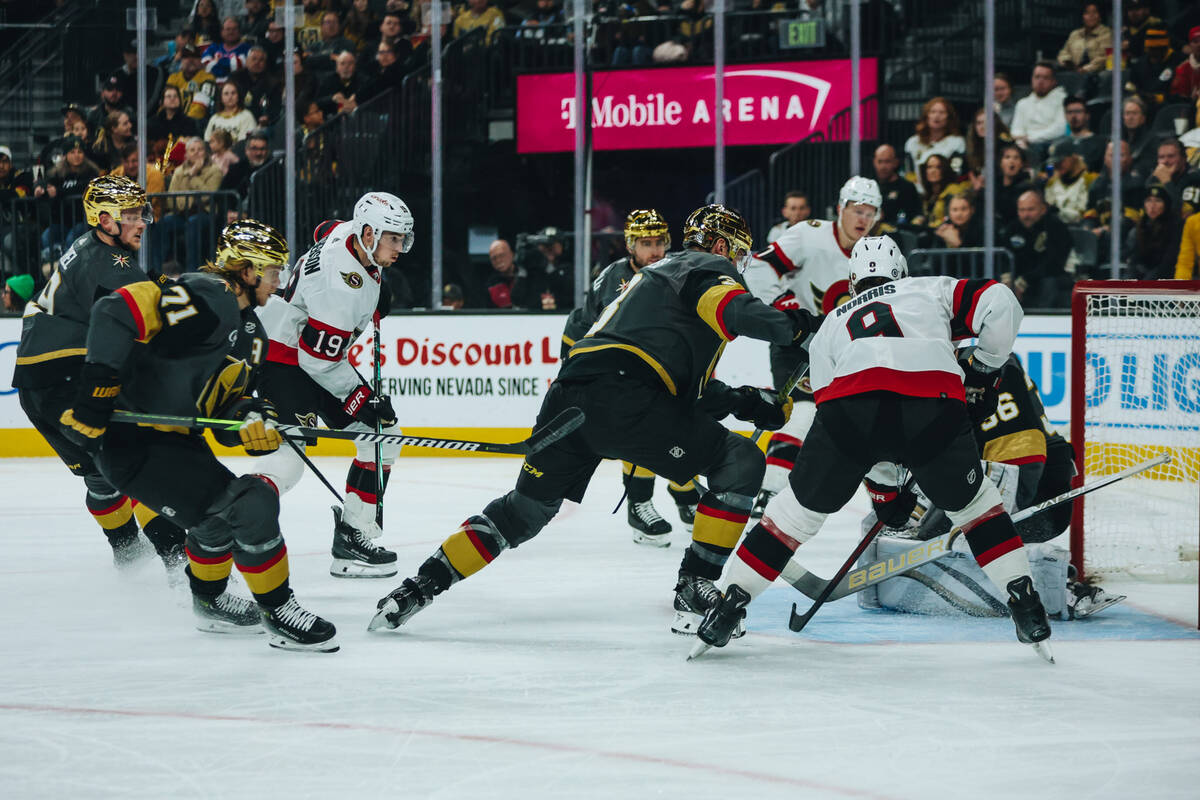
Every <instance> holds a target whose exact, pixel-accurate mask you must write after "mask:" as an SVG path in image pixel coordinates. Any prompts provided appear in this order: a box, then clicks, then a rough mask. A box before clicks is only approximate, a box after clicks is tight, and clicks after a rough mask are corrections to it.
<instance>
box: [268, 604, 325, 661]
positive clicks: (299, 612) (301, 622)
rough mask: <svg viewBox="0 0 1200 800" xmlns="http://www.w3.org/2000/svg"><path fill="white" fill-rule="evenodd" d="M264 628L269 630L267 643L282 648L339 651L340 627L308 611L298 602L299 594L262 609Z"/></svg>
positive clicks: (322, 651)
mask: <svg viewBox="0 0 1200 800" xmlns="http://www.w3.org/2000/svg"><path fill="white" fill-rule="evenodd" d="M260 612H261V614H262V624H263V627H265V628H266V629H267V634H268V635H269V637H270V638H269V639H268V640H267V644H269V645H271V647H277V648H279V649H280V650H302V651H309V652H314V653H336V652H337V650H338V643H337V639H335V638H334V636H335V635H336V634H337V629H336V628H334V627H333V623H331V622H329V621H328V620H324V619H321V618H320V617H318V616H317V615H316V614H314V613H312V612H311V611H306V610H305V609H304V608H303V607H302V606H301V605H300V604H299V603H297V602H296V595H294V594H291V595H289V596H288V599H287V602H286V603H284V604H283V605H281V606H276V607H275V608H263V609H260Z"/></svg>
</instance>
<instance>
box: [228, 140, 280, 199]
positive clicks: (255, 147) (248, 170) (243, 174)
mask: <svg viewBox="0 0 1200 800" xmlns="http://www.w3.org/2000/svg"><path fill="white" fill-rule="evenodd" d="M270 157H271V145H270V134H268V133H267V132H266V131H265V130H263V129H262V128H259V129H258V130H255V131H253V132H252V133H251V134H250V135H249V136H247V137H246V157H245V158H242V159H239V160H238V161H236V162H234V163H233V164H231V165H230V167H229V171H228V172H226V173H225V177H224V178H222V179H221V189H222V190H225V189H232V190H233V191H235V192H237V193H238V196H239V197H241V198H243V199H245V197H246V195H247V194H248V193H249V191H250V178H252V177H253V176H254V173H256V172H258V171H259V170H260V169H262V168H263V166H264V165H265V164H266V163H267V161H268V160H269V159H270Z"/></svg>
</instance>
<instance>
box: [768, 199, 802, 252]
mask: <svg viewBox="0 0 1200 800" xmlns="http://www.w3.org/2000/svg"><path fill="white" fill-rule="evenodd" d="M779 213H780V215H782V216H783V222H780V223H779V224H778V225H776V226H774V227H773V228H771V230H769V231H767V244H770V243H771V242H773V241H775V240H776V239H778V238H779V237H780V236H782V235H783V232H784V231H786V230H787V229H788V228H790V227H792V226H793V225H795V224H796V223H797V222H803V221H804V220H806V219H808V218H809V217H811V216H812V206H810V205H809V202H808V195H806V194H805V193H804V192H788V193H787V194H785V195H784V196H783V208H781V209H779Z"/></svg>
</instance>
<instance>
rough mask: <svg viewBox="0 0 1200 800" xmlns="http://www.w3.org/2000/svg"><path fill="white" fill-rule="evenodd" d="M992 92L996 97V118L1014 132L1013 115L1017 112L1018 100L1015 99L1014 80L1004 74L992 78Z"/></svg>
mask: <svg viewBox="0 0 1200 800" xmlns="http://www.w3.org/2000/svg"><path fill="white" fill-rule="evenodd" d="M992 91H993V93H994V94H995V96H996V116H997V117H999V118H1000V119H1001V121H1003V122H1004V124H1005V125H1007V126H1008V129H1009V130H1010V131H1011V130H1012V123H1013V115H1014V114H1016V112H1017V100H1016V98H1014V97H1013V85H1012V80H1011V79H1010V78H1009V77H1008V75H1006V74H1004V73H1003V72H997V73H996V75H995V77H993V78H992Z"/></svg>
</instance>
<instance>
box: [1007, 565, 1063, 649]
mask: <svg viewBox="0 0 1200 800" xmlns="http://www.w3.org/2000/svg"><path fill="white" fill-rule="evenodd" d="M1007 590H1008V596H1009V600H1008V610H1009V613H1011V614H1012V620H1013V625H1014V626H1015V627H1016V629H1017V641H1019V642H1023V643H1025V644H1029V645H1033V649H1034V650H1035V651H1037V654H1038V655H1039V656H1041V657H1042V658H1044V659H1046V660H1047V661H1049V662H1050V663H1051V664H1053V663H1054V653H1053V651H1051V649H1050V643H1049V642H1048V641H1046V640H1047V639H1049V638H1050V621H1049V620H1048V619H1046V609H1045V608H1044V607H1043V606H1042V599H1041V598H1040V597H1039V596H1038V593H1037V592H1036V591H1035V590H1034V588H1033V579H1032V578H1030V577H1029V576H1028V575H1022V576H1021V577H1020V578H1016V579H1014V580H1012V581H1009V583H1008V587H1007Z"/></svg>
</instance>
